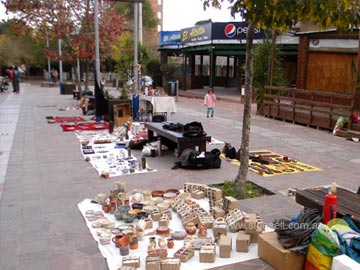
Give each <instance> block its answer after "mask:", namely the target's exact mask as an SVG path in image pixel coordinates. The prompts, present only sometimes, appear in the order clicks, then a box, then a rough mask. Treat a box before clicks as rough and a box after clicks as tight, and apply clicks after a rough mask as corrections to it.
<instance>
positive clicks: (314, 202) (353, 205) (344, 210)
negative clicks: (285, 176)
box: [295, 187, 360, 226]
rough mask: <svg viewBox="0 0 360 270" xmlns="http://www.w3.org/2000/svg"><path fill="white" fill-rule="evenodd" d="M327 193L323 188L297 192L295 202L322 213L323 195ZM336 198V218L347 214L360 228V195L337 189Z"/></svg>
mask: <svg viewBox="0 0 360 270" xmlns="http://www.w3.org/2000/svg"><path fill="white" fill-rule="evenodd" d="M328 192H329V189H328V188H324V187H320V188H311V189H305V190H297V191H296V195H295V200H296V202H297V203H298V204H301V205H303V206H305V207H309V208H316V209H318V210H319V211H321V212H322V209H323V206H324V199H325V195H326V194H327V193H328ZM337 197H338V207H337V217H339V218H341V217H343V216H344V215H345V214H349V215H351V216H352V218H353V220H354V221H355V222H356V223H357V224H358V225H359V226H360V194H357V193H355V192H352V191H349V190H347V189H344V188H339V187H337Z"/></svg>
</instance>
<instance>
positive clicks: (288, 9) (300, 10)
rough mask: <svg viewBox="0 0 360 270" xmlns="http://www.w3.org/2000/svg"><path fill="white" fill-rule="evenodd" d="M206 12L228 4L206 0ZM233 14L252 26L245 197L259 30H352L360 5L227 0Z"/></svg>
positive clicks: (337, 0) (240, 183)
mask: <svg viewBox="0 0 360 270" xmlns="http://www.w3.org/2000/svg"><path fill="white" fill-rule="evenodd" d="M202 1H203V5H204V9H206V8H209V7H210V6H211V7H214V8H221V3H222V2H224V1H225V0H202ZM227 2H229V3H230V5H231V6H230V13H231V15H232V16H235V14H238V15H240V17H241V18H243V19H244V20H245V21H246V22H247V23H249V27H248V31H247V38H246V61H245V66H246V70H245V104H244V114H243V129H242V138H241V147H240V152H241V154H240V163H241V165H240V168H239V172H238V174H237V176H236V178H235V183H236V190H237V192H238V193H239V194H244V193H245V183H246V181H247V175H248V167H249V142H250V120H251V117H250V116H251V110H250V109H251V99H252V93H253V37H254V29H255V27H261V28H263V29H265V30H277V31H279V32H284V31H286V30H288V29H290V28H291V27H292V26H293V25H294V24H295V23H296V22H301V21H311V22H313V23H315V24H316V25H319V26H320V27H323V28H327V27H329V26H330V25H334V26H335V27H337V29H340V30H348V29H349V28H350V29H351V28H352V27H354V26H357V25H358V24H359V22H360V1H353V0H326V1H325V0H297V1H294V0H277V1H272V0H227Z"/></svg>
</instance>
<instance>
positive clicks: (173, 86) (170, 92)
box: [169, 81, 177, 96]
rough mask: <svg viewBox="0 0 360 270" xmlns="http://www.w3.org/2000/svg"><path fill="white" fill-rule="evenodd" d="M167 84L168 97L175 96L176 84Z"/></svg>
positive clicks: (171, 82) (172, 82)
mask: <svg viewBox="0 0 360 270" xmlns="http://www.w3.org/2000/svg"><path fill="white" fill-rule="evenodd" d="M169 84H170V91H169V96H176V89H177V87H176V82H174V81H170V82H169Z"/></svg>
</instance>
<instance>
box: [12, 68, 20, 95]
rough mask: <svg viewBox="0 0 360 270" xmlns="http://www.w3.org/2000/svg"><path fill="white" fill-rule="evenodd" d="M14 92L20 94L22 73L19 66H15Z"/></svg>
mask: <svg viewBox="0 0 360 270" xmlns="http://www.w3.org/2000/svg"><path fill="white" fill-rule="evenodd" d="M13 87H14V92H16V93H19V92H20V71H19V68H18V66H15V69H14V81H13Z"/></svg>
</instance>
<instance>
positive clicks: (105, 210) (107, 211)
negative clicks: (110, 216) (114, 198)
mask: <svg viewBox="0 0 360 270" xmlns="http://www.w3.org/2000/svg"><path fill="white" fill-rule="evenodd" d="M110 208H111V207H110V205H109V204H104V205H103V207H102V209H103V211H104V212H105V213H109V212H110Z"/></svg>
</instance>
